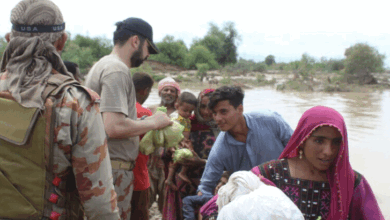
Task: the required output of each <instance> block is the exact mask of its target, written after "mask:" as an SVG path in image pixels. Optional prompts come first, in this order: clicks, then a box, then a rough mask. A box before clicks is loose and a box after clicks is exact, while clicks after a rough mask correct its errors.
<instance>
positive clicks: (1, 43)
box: [0, 37, 7, 60]
mask: <svg viewBox="0 0 390 220" xmlns="http://www.w3.org/2000/svg"><path fill="white" fill-rule="evenodd" d="M6 47H7V41H6V40H5V39H4V37H2V38H0V60H1V59H2V58H3V53H4V51H5V48H6Z"/></svg>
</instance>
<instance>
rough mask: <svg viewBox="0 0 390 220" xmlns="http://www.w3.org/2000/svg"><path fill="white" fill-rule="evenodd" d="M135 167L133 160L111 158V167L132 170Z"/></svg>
mask: <svg viewBox="0 0 390 220" xmlns="http://www.w3.org/2000/svg"><path fill="white" fill-rule="evenodd" d="M134 167H135V162H134V161H131V162H124V161H120V160H111V168H112V169H115V170H128V171H132V170H133V169H134Z"/></svg>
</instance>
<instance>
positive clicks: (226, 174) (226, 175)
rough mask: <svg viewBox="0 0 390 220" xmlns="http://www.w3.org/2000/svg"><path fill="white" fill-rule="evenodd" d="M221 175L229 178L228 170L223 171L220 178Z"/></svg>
mask: <svg viewBox="0 0 390 220" xmlns="http://www.w3.org/2000/svg"><path fill="white" fill-rule="evenodd" d="M222 177H225V178H226V179H229V177H230V172H229V171H223V173H222V176H221V178H222Z"/></svg>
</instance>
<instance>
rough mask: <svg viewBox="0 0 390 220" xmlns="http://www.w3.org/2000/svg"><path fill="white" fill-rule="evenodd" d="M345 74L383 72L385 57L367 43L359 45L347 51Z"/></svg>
mask: <svg viewBox="0 0 390 220" xmlns="http://www.w3.org/2000/svg"><path fill="white" fill-rule="evenodd" d="M344 55H345V56H346V58H345V73H347V74H358V73H366V74H369V73H373V72H383V71H384V67H383V65H384V63H383V60H384V59H385V55H383V54H379V52H378V50H376V49H375V48H374V47H371V46H369V45H368V44H366V43H357V44H355V45H353V46H351V47H350V48H348V49H346V50H345V53H344Z"/></svg>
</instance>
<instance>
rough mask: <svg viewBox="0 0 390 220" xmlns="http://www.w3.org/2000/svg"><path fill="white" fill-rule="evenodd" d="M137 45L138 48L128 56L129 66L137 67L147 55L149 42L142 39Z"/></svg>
mask: <svg viewBox="0 0 390 220" xmlns="http://www.w3.org/2000/svg"><path fill="white" fill-rule="evenodd" d="M138 40H139V41H140V43H139V45H138V49H137V50H136V51H134V53H133V56H131V58H130V62H131V67H139V66H140V65H141V64H142V63H143V62H144V61H145V60H147V59H148V57H149V55H150V54H149V50H148V47H149V43H148V41H147V40H144V41H143V43H141V40H140V39H138Z"/></svg>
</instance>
